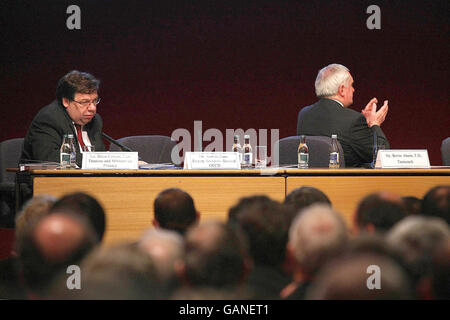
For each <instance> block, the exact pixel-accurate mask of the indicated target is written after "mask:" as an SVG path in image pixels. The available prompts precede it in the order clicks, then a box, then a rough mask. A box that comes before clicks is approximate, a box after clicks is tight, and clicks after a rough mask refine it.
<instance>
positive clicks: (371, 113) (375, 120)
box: [361, 98, 389, 127]
mask: <svg viewBox="0 0 450 320" xmlns="http://www.w3.org/2000/svg"><path fill="white" fill-rule="evenodd" d="M377 102H378V100H377V98H372V99H371V100H370V101H369V103H368V104H367V105H366V107H365V108H364V109H363V110H361V113H362V114H363V116H364V117H365V118H366V121H367V125H368V126H369V127H372V126H374V125H377V126H381V124H382V123H383V122H384V119H386V115H387V112H388V109H389V107H388V101H387V100H385V101H384V104H383V106H382V107H381V108H380V110H378V111H377Z"/></svg>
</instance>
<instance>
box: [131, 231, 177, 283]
mask: <svg viewBox="0 0 450 320" xmlns="http://www.w3.org/2000/svg"><path fill="white" fill-rule="evenodd" d="M139 247H140V248H141V249H142V250H144V251H145V252H146V253H147V254H149V255H150V257H152V258H153V261H154V263H155V266H156V269H157V272H158V274H159V275H160V276H161V277H162V278H164V279H168V278H170V277H172V276H174V273H175V265H176V264H177V263H178V262H179V261H181V260H182V259H183V257H184V239H183V237H182V236H181V235H179V234H178V233H177V232H175V231H171V230H165V229H160V228H157V229H150V230H148V231H147V232H145V233H144V234H143V236H142V237H141V239H140V240H139Z"/></svg>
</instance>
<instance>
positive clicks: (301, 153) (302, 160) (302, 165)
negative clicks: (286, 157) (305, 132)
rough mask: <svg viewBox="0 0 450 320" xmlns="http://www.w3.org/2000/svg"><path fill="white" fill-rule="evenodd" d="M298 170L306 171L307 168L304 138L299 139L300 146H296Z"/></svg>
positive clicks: (307, 156) (306, 150)
mask: <svg viewBox="0 0 450 320" xmlns="http://www.w3.org/2000/svg"><path fill="white" fill-rule="evenodd" d="M297 152H298V168H299V169H308V167H309V151H308V145H307V144H306V137H305V136H301V137H300V144H299V145H298V151H297Z"/></svg>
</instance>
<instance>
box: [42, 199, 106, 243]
mask: <svg viewBox="0 0 450 320" xmlns="http://www.w3.org/2000/svg"><path fill="white" fill-rule="evenodd" d="M50 211H51V212H55V211H65V212H67V211H70V212H72V213H75V214H79V215H82V216H84V217H85V218H86V219H87V221H89V222H90V223H91V225H92V227H93V228H94V231H95V233H96V234H97V237H98V239H99V241H100V242H101V241H102V239H103V235H104V233H105V225H106V216H105V211H104V210H103V207H102V205H101V204H100V203H99V202H98V201H97V199H95V198H94V197H92V196H90V195H89V194H87V193H84V192H75V193H70V194H66V195H64V196H63V197H61V198H60V199H59V200H58V201H57V202H56V203H55V204H54V205H53V206H52V208H51V210H50Z"/></svg>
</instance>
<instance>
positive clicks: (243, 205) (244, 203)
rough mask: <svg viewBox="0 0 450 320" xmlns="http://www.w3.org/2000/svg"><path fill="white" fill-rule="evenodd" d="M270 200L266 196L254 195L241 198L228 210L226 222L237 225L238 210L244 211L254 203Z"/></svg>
mask: <svg viewBox="0 0 450 320" xmlns="http://www.w3.org/2000/svg"><path fill="white" fill-rule="evenodd" d="M271 201H272V200H271V199H270V198H269V197H268V196H264V195H255V196H250V197H243V198H241V199H240V200H239V201H238V203H237V204H235V205H234V206H232V207H231V208H230V209H229V210H228V222H227V223H228V224H229V225H232V226H236V225H239V224H238V221H237V215H238V214H239V212H242V211H245V210H246V209H247V208H250V207H252V206H253V205H254V204H255V203H260V204H262V203H264V202H271Z"/></svg>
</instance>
